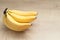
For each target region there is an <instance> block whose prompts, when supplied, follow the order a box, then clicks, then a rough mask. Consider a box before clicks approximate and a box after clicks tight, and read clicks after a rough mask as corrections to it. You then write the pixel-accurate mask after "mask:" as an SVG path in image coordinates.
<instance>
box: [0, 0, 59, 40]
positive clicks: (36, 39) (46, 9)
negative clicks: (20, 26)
mask: <svg viewBox="0 0 60 40" xmlns="http://www.w3.org/2000/svg"><path fill="white" fill-rule="evenodd" d="M6 7H7V8H9V9H16V10H26V11H27V10H34V11H37V12H38V16H37V20H35V21H34V22H33V25H32V26H31V28H29V29H28V30H26V31H24V32H15V31H12V30H10V29H8V28H6V26H4V24H3V21H2V17H3V11H4V9H5V8H6ZM0 40H60V0H20V1H19V0H14V1H13V0H0Z"/></svg>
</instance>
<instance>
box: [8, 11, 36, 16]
mask: <svg viewBox="0 0 60 40" xmlns="http://www.w3.org/2000/svg"><path fill="white" fill-rule="evenodd" d="M8 12H11V13H15V14H17V15H21V16H37V12H35V11H19V10H8Z"/></svg>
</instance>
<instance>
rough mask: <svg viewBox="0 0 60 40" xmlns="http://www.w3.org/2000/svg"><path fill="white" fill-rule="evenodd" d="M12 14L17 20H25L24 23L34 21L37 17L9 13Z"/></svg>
mask: <svg viewBox="0 0 60 40" xmlns="http://www.w3.org/2000/svg"><path fill="white" fill-rule="evenodd" d="M9 14H10V16H12V17H13V18H14V19H15V20H16V21H17V22H23V23H27V22H32V21H33V20H35V19H36V16H19V15H16V14H14V13H9Z"/></svg>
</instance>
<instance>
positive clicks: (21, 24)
mask: <svg viewBox="0 0 60 40" xmlns="http://www.w3.org/2000/svg"><path fill="white" fill-rule="evenodd" d="M36 16H37V12H35V11H18V10H7V8H6V9H5V10H4V16H3V22H4V24H5V25H6V26H7V27H8V28H9V29H11V30H14V31H24V30H26V29H28V28H29V27H31V25H32V23H31V22H32V21H34V20H35V19H36V18H37V17H36Z"/></svg>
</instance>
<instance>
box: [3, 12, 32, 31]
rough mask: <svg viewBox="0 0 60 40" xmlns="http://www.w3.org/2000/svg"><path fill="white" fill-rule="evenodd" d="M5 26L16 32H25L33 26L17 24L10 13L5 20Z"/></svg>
mask: <svg viewBox="0 0 60 40" xmlns="http://www.w3.org/2000/svg"><path fill="white" fill-rule="evenodd" d="M3 21H4V23H5V25H6V26H7V27H8V28H9V29H12V30H15V31H24V30H26V29H28V28H29V27H30V26H31V23H19V22H16V21H15V20H14V19H13V18H12V17H11V16H10V15H9V14H8V13H6V15H5V16H4V18H3Z"/></svg>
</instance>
